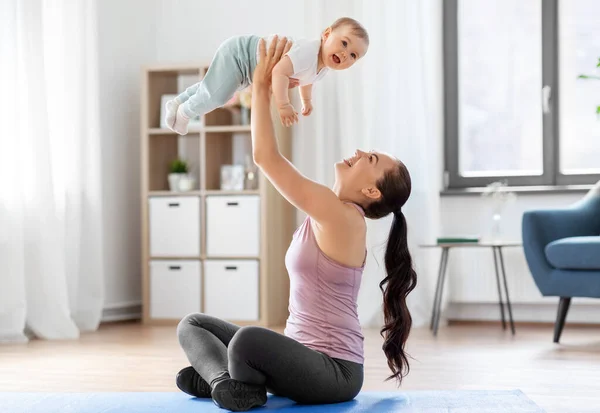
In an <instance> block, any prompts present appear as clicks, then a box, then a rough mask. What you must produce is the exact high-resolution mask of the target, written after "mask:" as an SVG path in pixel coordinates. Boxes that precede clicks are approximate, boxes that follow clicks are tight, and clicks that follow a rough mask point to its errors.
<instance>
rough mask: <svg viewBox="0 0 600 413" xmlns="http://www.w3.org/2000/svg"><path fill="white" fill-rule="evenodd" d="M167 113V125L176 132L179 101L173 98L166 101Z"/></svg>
mask: <svg viewBox="0 0 600 413" xmlns="http://www.w3.org/2000/svg"><path fill="white" fill-rule="evenodd" d="M165 106H166V109H167V113H166V115H165V122H166V123H167V127H168V128H169V129H171V130H172V131H173V132H176V131H175V129H173V128H174V127H175V119H176V117H177V108H178V107H179V102H178V101H177V100H176V99H171V100H169V101H168V102H167V103H166V105H165Z"/></svg>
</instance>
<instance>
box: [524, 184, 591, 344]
mask: <svg viewBox="0 0 600 413" xmlns="http://www.w3.org/2000/svg"><path fill="white" fill-rule="evenodd" d="M522 231H523V249H524V251H525V259H526V260H527V265H528V266H529V270H530V271H531V274H532V275H533V279H534V281H535V284H536V285H537V287H538V289H539V290H540V292H541V293H542V295H543V296H555V297H560V301H559V305H558V312H557V317H556V323H555V325H554V342H555V343H558V341H559V340H560V335H561V333H562V330H563V327H564V324H565V319H566V317H567V312H568V311H569V305H570V304H571V298H573V297H593V298H600V181H599V182H598V183H597V184H596V185H595V186H594V188H592V189H591V190H590V191H589V192H588V193H587V195H586V196H585V197H584V198H583V199H581V200H579V201H578V202H576V203H574V204H573V205H570V206H568V207H565V208H561V209H546V210H535V211H527V212H525V214H523V226H522Z"/></svg>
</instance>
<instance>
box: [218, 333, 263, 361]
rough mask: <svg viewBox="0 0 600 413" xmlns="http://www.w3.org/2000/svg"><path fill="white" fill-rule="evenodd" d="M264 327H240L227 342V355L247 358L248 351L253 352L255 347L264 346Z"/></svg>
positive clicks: (233, 357)
mask: <svg viewBox="0 0 600 413" xmlns="http://www.w3.org/2000/svg"><path fill="white" fill-rule="evenodd" d="M264 336H265V329H264V328H262V327H256V326H245V327H242V328H240V329H239V330H238V331H237V332H236V333H235V335H234V336H233V338H232V339H231V342H230V343H229V347H228V348H227V353H228V354H227V355H228V356H229V358H230V359H237V360H239V359H241V358H244V359H245V358H247V355H248V354H249V353H255V351H256V349H258V348H261V347H264V346H265V340H264Z"/></svg>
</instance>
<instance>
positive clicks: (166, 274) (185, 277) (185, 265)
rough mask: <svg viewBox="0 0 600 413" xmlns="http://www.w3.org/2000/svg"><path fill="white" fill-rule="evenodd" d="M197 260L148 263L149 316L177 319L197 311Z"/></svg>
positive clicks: (198, 297) (199, 305)
mask: <svg viewBox="0 0 600 413" xmlns="http://www.w3.org/2000/svg"><path fill="white" fill-rule="evenodd" d="M200 267H201V266H200V261H183V260H177V261H175V260H173V261H158V260H154V261H150V317H151V318H156V319H181V318H183V317H185V316H186V315H187V314H189V313H196V312H200V310H201V308H202V307H201V297H202V283H201V282H200V277H201V273H200V271H201V268H200Z"/></svg>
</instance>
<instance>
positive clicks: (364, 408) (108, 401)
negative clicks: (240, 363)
mask: <svg viewBox="0 0 600 413" xmlns="http://www.w3.org/2000/svg"><path fill="white" fill-rule="evenodd" d="M226 411H227V410H224V409H221V408H219V407H217V406H216V405H215V404H214V403H213V402H212V400H210V399H194V398H190V397H189V396H187V395H185V394H183V393H0V412H2V413H171V412H172V413H205V412H206V413H210V412H212V413H223V412H226ZM251 411H253V412H264V411H269V412H271V411H277V412H294V413H302V412H325V413H367V412H368V413H392V412H394V413H405V412H425V413H448V412H452V413H507V412H511V413H544V410H543V409H541V408H540V407H538V406H537V405H536V404H535V403H534V402H533V401H531V400H530V399H529V398H527V396H525V394H523V392H521V391H520V390H512V391H479V390H462V391H397V392H362V393H360V394H359V395H358V396H357V397H356V398H355V399H354V400H352V401H349V402H345V403H338V404H328V405H314V406H306V405H298V404H296V403H294V402H293V401H291V400H289V399H286V398H282V397H275V396H272V395H269V400H268V401H267V404H266V405H265V406H263V407H261V408H257V409H253V410H251Z"/></svg>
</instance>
